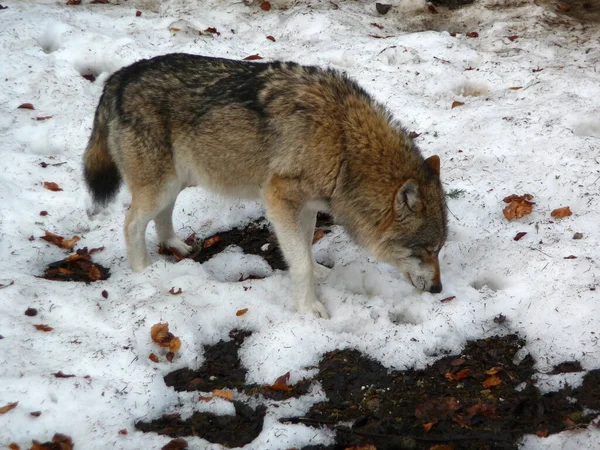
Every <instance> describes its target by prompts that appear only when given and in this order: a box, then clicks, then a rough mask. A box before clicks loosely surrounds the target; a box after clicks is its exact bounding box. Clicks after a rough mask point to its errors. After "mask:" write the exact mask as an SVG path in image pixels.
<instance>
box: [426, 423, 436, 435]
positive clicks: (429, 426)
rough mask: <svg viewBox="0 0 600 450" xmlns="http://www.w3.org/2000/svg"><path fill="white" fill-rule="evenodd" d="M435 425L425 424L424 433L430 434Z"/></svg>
mask: <svg viewBox="0 0 600 450" xmlns="http://www.w3.org/2000/svg"><path fill="white" fill-rule="evenodd" d="M434 425H435V422H427V423H424V424H423V431H425V433H429V432H430V431H431V429H432V428H433V426H434Z"/></svg>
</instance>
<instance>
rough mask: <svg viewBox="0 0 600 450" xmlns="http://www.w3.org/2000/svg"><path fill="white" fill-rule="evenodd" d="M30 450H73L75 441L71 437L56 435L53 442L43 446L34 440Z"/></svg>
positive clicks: (45, 443)
mask: <svg viewBox="0 0 600 450" xmlns="http://www.w3.org/2000/svg"><path fill="white" fill-rule="evenodd" d="M30 450H73V441H72V440H71V438H70V437H69V436H66V435H64V434H60V433H56V434H55V435H54V436H53V437H52V442H44V443H43V444H42V443H40V442H38V441H35V440H34V441H33V445H32V446H31V449H30Z"/></svg>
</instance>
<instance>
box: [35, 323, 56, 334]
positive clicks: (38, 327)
mask: <svg viewBox="0 0 600 450" xmlns="http://www.w3.org/2000/svg"><path fill="white" fill-rule="evenodd" d="M34 327H35V329H36V330H38V331H43V332H44V333H48V332H49V331H52V330H54V328H52V327H49V326H48V325H44V324H39V325H34Z"/></svg>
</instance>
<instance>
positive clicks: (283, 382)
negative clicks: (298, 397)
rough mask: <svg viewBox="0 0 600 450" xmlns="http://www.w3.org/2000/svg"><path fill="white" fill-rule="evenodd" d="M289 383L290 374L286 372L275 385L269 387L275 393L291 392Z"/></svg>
mask: <svg viewBox="0 0 600 450" xmlns="http://www.w3.org/2000/svg"><path fill="white" fill-rule="evenodd" d="M289 381H290V373H289V372H286V373H284V374H283V375H281V376H280V377H278V378H277V379H276V380H275V383H273V384H272V385H271V386H269V389H272V390H274V391H291V390H292V388H291V387H290V385H289V384H288V382H289Z"/></svg>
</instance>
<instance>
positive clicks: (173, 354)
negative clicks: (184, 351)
mask: <svg viewBox="0 0 600 450" xmlns="http://www.w3.org/2000/svg"><path fill="white" fill-rule="evenodd" d="M165 358H167V361H169V362H173V359H175V353H173V352H167V354H166V355H165Z"/></svg>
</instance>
